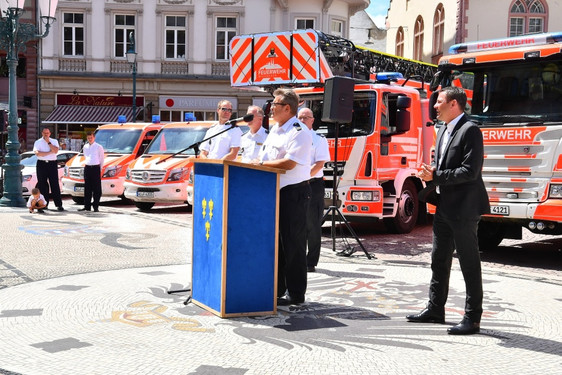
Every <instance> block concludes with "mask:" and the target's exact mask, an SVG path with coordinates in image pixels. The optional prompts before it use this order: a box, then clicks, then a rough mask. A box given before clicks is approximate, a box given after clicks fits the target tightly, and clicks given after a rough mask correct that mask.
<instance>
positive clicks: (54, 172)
mask: <svg viewBox="0 0 562 375" xmlns="http://www.w3.org/2000/svg"><path fill="white" fill-rule="evenodd" d="M41 134H42V137H41V138H39V139H38V140H36V141H35V143H34V144H33V152H35V155H37V166H36V171H37V187H38V188H39V191H40V192H41V194H43V196H44V197H45V200H46V201H47V205H48V204H49V187H50V188H51V197H52V198H53V201H54V202H55V206H57V210H59V211H64V208H63V207H62V199H61V196H60V185H59V171H58V167H57V152H59V143H58V141H57V140H56V139H53V138H51V131H50V130H49V129H48V128H43V130H42V131H41Z"/></svg>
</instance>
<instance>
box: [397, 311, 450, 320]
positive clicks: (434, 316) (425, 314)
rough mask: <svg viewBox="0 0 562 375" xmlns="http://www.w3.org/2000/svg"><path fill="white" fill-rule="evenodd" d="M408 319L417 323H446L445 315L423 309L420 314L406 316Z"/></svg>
mask: <svg viewBox="0 0 562 375" xmlns="http://www.w3.org/2000/svg"><path fill="white" fill-rule="evenodd" d="M406 319H408V321H409V322H415V323H445V313H443V314H439V313H436V312H434V311H431V310H429V309H423V310H422V312H420V313H419V314H412V315H408V316H406Z"/></svg>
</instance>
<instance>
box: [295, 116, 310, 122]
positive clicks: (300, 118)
mask: <svg viewBox="0 0 562 375" xmlns="http://www.w3.org/2000/svg"><path fill="white" fill-rule="evenodd" d="M308 118H314V117H312V116H300V117H299V118H298V119H299V120H301V121H302V120H306V119H308Z"/></svg>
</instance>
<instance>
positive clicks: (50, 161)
mask: <svg viewBox="0 0 562 375" xmlns="http://www.w3.org/2000/svg"><path fill="white" fill-rule="evenodd" d="M37 161H40V162H43V163H56V162H57V161H56V160H41V159H37Z"/></svg>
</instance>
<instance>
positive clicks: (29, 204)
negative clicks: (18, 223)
mask: <svg viewBox="0 0 562 375" xmlns="http://www.w3.org/2000/svg"><path fill="white" fill-rule="evenodd" d="M34 199H35V197H34V196H33V195H30V196H29V198H28V199H27V207H28V208H31V201H32V200H34ZM39 202H43V204H45V205H46V204H47V201H46V200H45V197H44V196H43V194H39Z"/></svg>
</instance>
